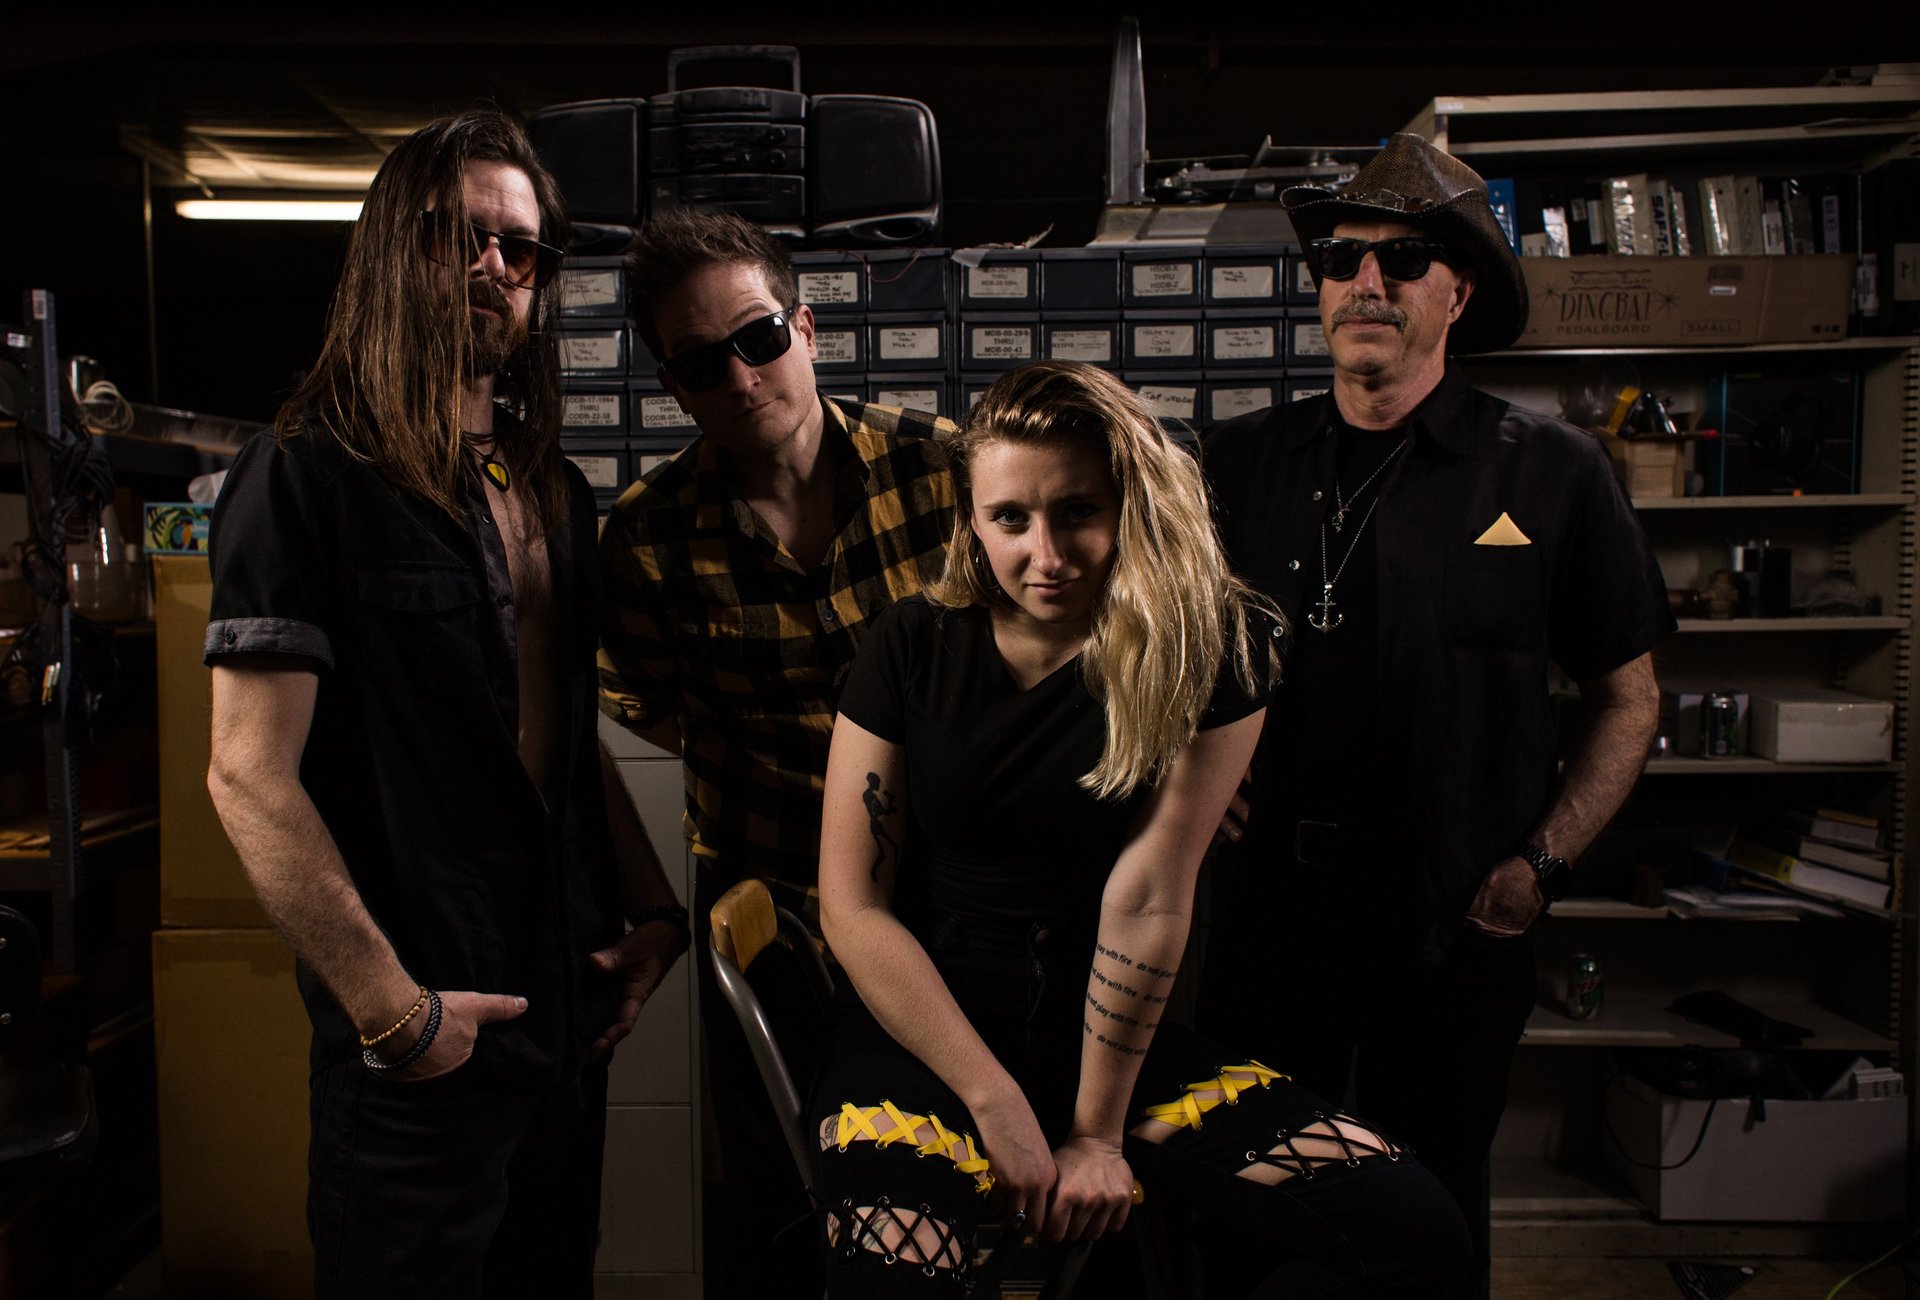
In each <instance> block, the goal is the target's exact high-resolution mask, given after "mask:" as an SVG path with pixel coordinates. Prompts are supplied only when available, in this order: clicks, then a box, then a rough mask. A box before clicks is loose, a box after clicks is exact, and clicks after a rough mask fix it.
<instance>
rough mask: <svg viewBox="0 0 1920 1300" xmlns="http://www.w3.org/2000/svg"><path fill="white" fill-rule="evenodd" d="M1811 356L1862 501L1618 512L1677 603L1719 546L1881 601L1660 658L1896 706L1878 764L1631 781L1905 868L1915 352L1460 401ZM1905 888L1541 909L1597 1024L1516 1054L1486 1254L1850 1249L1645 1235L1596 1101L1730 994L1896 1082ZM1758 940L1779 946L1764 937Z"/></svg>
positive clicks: (1711, 640) (1603, 130) (1569, 119)
mask: <svg viewBox="0 0 1920 1300" xmlns="http://www.w3.org/2000/svg"><path fill="white" fill-rule="evenodd" d="M1405 129H1407V130H1410V131H1415V132H1418V133H1419V134H1422V135H1424V136H1426V137H1427V138H1429V139H1431V140H1433V141H1434V142H1435V143H1436V144H1438V145H1440V146H1441V147H1442V148H1445V149H1447V150H1448V151H1449V152H1451V153H1453V154H1455V155H1456V156H1459V157H1462V158H1464V159H1466V160H1467V161H1469V162H1470V163H1471V164H1472V165H1473V166H1474V167H1475V168H1476V169H1477V170H1479V171H1480V172H1481V173H1482V174H1483V175H1490V176H1492V175H1502V174H1506V175H1521V176H1524V175H1527V174H1529V173H1533V174H1538V173H1540V172H1543V171H1546V170H1548V169H1549V168H1552V169H1557V170H1559V171H1561V172H1565V171H1568V170H1585V171H1587V172H1589V173H1591V174H1594V175H1603V174H1615V175H1618V174H1624V173H1627V172H1639V171H1654V170H1661V169H1671V170H1673V171H1675V172H1683V173H1684V172H1687V171H1699V170H1701V169H1703V168H1708V167H1711V168H1714V169H1717V170H1718V169H1726V168H1728V167H1733V168H1734V169H1753V168H1758V169H1761V170H1766V169H1772V170H1773V171H1775V172H1779V171H1784V170H1795V169H1801V168H1806V169H1808V170H1820V171H1844V170H1852V169H1859V168H1863V167H1866V166H1870V165H1873V164H1874V163H1876V162H1877V161H1879V160H1881V159H1883V158H1886V157H1892V156H1901V155H1904V154H1907V153H1911V152H1912V151H1913V148H1914V141H1915V139H1916V137H1920V87H1912V86H1903V87H1891V88H1890V87H1858V86H1827V87H1797V88H1789V89H1780V90H1776V89H1743V90H1723V91H1670V92H1635V93H1622V94H1614V95H1606V94H1601V95H1591V94H1580V95H1517V96H1490V97H1469V96H1441V97H1439V98H1436V99H1434V100H1432V101H1430V102H1429V103H1428V104H1427V105H1426V106H1425V107H1424V108H1423V109H1422V111H1421V112H1420V113H1419V114H1417V115H1416V116H1415V117H1414V119H1413V120H1412V121H1411V122H1409V123H1408V125H1407V127H1406V128H1405ZM1806 357H1812V358H1819V359H1822V360H1824V361H1827V362H1829V363H1830V364H1833V365H1837V366H1855V367H1858V370H1859V374H1860V383H1859V385H1858V391H1859V398H1860V403H1861V413H1862V428H1861V455H1860V461H1859V483H1858V485H1859V488H1860V489H1861V490H1860V491H1859V492H1857V493H1848V494H1823V495H1804V496H1791V495H1780V496H1743V497H1689V498H1675V499H1648V500H1641V501H1637V502H1635V503H1634V505H1635V508H1636V511H1637V512H1638V513H1639V515H1640V517H1641V520H1642V522H1643V524H1644V525H1645V527H1646V529H1647V531H1648V534H1649V536H1650V537H1651V538H1652V540H1653V542H1654V545H1655V550H1656V553H1657V554H1658V555H1659V557H1660V559H1661V561H1662V567H1663V568H1664V569H1666V570H1667V572H1668V581H1669V583H1670V584H1671V585H1675V586H1686V585H1696V578H1697V579H1698V580H1699V581H1698V584H1697V585H1702V586H1704V585H1705V579H1706V578H1708V577H1710V575H1711V570H1712V569H1713V568H1716V567H1726V565H1725V561H1724V556H1725V554H1726V549H1725V548H1726V545H1727V542H1728V541H1729V540H1730V539H1736V538H1746V537H1766V538H1771V539H1774V540H1775V541H1777V542H1778V543H1779V544H1783V545H1790V546H1792V547H1794V549H1795V551H1796V559H1797V560H1798V561H1799V562H1800V563H1801V564H1803V565H1804V566H1806V567H1809V568H1814V569H1817V568H1820V567H1825V568H1827V569H1830V570H1845V571H1848V572H1850V573H1851V574H1852V575H1853V577H1854V581H1855V582H1856V584H1857V585H1859V586H1860V587H1861V588H1862V590H1864V591H1866V592H1868V593H1870V594H1878V595H1879V597H1880V599H1881V602H1882V605H1881V612H1880V613H1879V614H1877V615H1874V616H1872V617H1860V618H1820V619H1810V618H1786V619H1742V620H1733V621H1714V620H1707V619H1689V620H1685V621H1683V623H1682V624H1681V628H1680V633H1681V634H1680V635H1678V636H1675V637H1672V638H1669V639H1668V641H1667V642H1665V643H1664V644H1663V646H1662V648H1661V650H1660V651H1659V652H1658V657H1659V659H1660V660H1661V668H1662V674H1663V680H1666V679H1667V670H1668V669H1669V668H1672V669H1674V670H1675V671H1674V680H1681V679H1682V674H1681V673H1680V671H1679V670H1680V669H1682V668H1684V667H1691V668H1693V669H1694V670H1695V675H1696V676H1707V677H1713V678H1715V679H1717V683H1730V684H1733V685H1735V686H1739V687H1745V686H1748V685H1751V686H1753V687H1755V688H1759V687H1762V686H1764V685H1769V684H1771V685H1780V684H1784V683H1787V682H1802V683H1814V684H1819V685H1825V686H1835V687H1844V688H1847V689H1851V690H1855V691H1858V692H1860V693H1862V694H1866V695H1871V696H1874V697H1877V698H1880V699H1890V700H1893V701H1894V702H1895V704H1896V714H1895V716H1896V732H1895V737H1894V751H1893V759H1892V761H1890V762H1887V763H1871V764H1845V765H1835V764H1811V763H1775V762H1771V761H1769V760H1766V759H1760V758H1754V757H1743V758H1737V759H1698V758H1668V759H1662V760H1658V761H1656V762H1654V763H1651V764H1649V765H1648V768H1647V777H1648V780H1646V781H1645V782H1643V783H1642V785H1641V787H1640V789H1639V791H1638V792H1637V793H1636V795H1635V799H1636V801H1639V800H1647V801H1653V802H1655V803H1658V804H1664V805H1665V806H1666V807H1668V808H1674V809H1679V810H1682V811H1684V810H1685V809H1686V808H1687V807H1688V805H1690V804H1695V803H1698V804H1701V805H1707V804H1712V805H1713V806H1714V807H1715V808H1716V809H1721V808H1725V807H1727V806H1730V805H1732V806H1737V805H1740V804H1743V803H1744V804H1750V805H1751V806H1753V807H1754V808H1756V809H1757V808H1759V807H1762V806H1765V805H1766V804H1768V803H1779V802H1818V801H1822V800H1827V801H1845V804H1846V806H1861V807H1864V806H1867V805H1868V804H1869V803H1871V804H1872V805H1873V806H1875V807H1877V808H1880V809H1883V810H1884V816H1883V822H1884V824H1885V827H1886V831H1887V835H1888V844H1889V847H1890V848H1892V849H1893V850H1894V852H1895V854H1896V860H1904V859H1907V858H1910V857H1911V856H1912V849H1913V845H1912V844H1911V843H1910V841H1911V840H1912V838H1913V833H1914V828H1915V827H1916V825H1920V823H1916V822H1915V820H1914V813H1915V809H1914V799H1915V794H1916V791H1920V783H1917V782H1916V779H1915V778H1916V761H1917V760H1920V754H1917V753H1916V749H1917V748H1920V747H1917V746H1916V743H1915V742H1916V733H1915V730H1914V727H1915V710H1914V708H1913V705H1914V703H1915V690H1914V667H1915V664H1914V651H1915V637H1914V625H1913V620H1914V616H1915V612H1916V610H1915V583H1916V578H1920V545H1917V544H1916V543H1917V539H1920V509H1916V500H1917V499H1920V493H1917V492H1916V489H1917V488H1920V475H1917V474H1916V465H1917V464H1920V339H1914V338H1907V337H1862V338H1849V339H1842V340H1834V341H1828V342H1819V343H1807V344H1761V345H1751V346H1745V347H1728V346H1707V347H1650V348H1598V347H1572V348H1542V349H1525V350H1512V351H1508V352H1503V353H1499V354H1494V355H1492V356H1488V357H1477V358H1472V359H1470V361H1469V363H1468V368H1469V372H1470V373H1472V374H1473V375H1474V378H1475V381H1476V382H1477V383H1483V385H1484V386H1487V387H1491V388H1494V389H1495V390H1496V391H1498V390H1499V389H1500V388H1501V387H1502V386H1503V385H1504V386H1505V387H1507V388H1509V389H1510V390H1512V392H1513V394H1515V395H1518V396H1520V399H1521V400H1523V401H1528V404H1534V405H1537V404H1538V402H1539V401H1540V400H1541V399H1542V396H1543V395H1544V396H1545V397H1546V398H1547V399H1548V400H1550V399H1551V393H1552V389H1551V385H1554V384H1556V383H1558V382H1561V380H1563V379H1565V378H1568V377H1570V375H1571V373H1572V372H1574V371H1575V370H1576V369H1577V368H1580V367H1589V366H1592V365H1593V364H1594V363H1595V362H1599V361H1619V362H1621V363H1623V364H1624V365H1625V366H1626V367H1627V368H1628V370H1629V372H1630V373H1640V372H1641V371H1642V370H1643V369H1644V373H1645V374H1646V375H1648V376H1650V377H1651V382H1657V383H1659V384H1661V385H1663V387H1662V388H1661V389H1660V391H1663V392H1665V391H1667V390H1666V388H1665V387H1664V385H1665V384H1667V383H1669V382H1674V381H1675V380H1676V379H1678V380H1680V381H1681V382H1682V383H1683V385H1684V384H1692V383H1694V382H1695V381H1692V380H1691V378H1690V375H1691V372H1692V370H1693V369H1694V359H1696V358H1697V359H1698V361H1699V363H1700V365H1701V366H1702V367H1712V366H1717V365H1721V364H1725V363H1726V362H1727V361H1729V360H1734V359H1751V360H1753V361H1754V362H1756V363H1757V364H1759V365H1761V366H1764V365H1766V364H1769V363H1771V362H1786V361H1789V360H1790V359H1793V358H1806ZM1488 381H1498V382H1488ZM1634 382H1636V383H1641V384H1642V386H1645V385H1646V383H1647V382H1648V381H1646V380H1639V379H1636V380H1635V381H1634ZM1543 388H1544V389H1545V390H1546V391H1545V393H1544V394H1543V393H1542V390H1543ZM1529 399H1531V400H1529ZM1803 552H1804V558H1803ZM1716 553H1717V555H1718V556H1719V557H1722V558H1720V560H1719V562H1718V563H1715V556H1716ZM1717 683H1716V684H1717ZM1682 778H1685V779H1684V780H1683V779H1682ZM1749 789H1750V790H1751V796H1752V797H1751V798H1747V796H1746V794H1745V792H1746V791H1748V790H1749ZM1856 801H1857V802H1856ZM1904 874H1905V876H1906V879H1905V880H1904V881H1903V882H1902V887H1901V888H1899V889H1898V890H1897V892H1896V896H1895V899H1894V906H1895V908H1896V909H1897V910H1896V911H1895V912H1893V913H1891V914H1886V913H1882V914H1879V915H1875V914H1873V913H1871V912H1869V911H1864V910H1850V911H1846V912H1845V913H1844V915H1843V916H1840V917H1825V916H1816V917H1805V918H1800V917H1790V916H1787V915H1783V914H1777V913H1769V914H1767V915H1766V916H1765V917H1764V918H1760V917H1755V918H1749V917H1746V916H1743V915H1730V916H1726V917H1720V916H1710V915H1699V916H1690V915H1686V914H1685V913H1684V912H1683V911H1679V910H1672V909H1669V908H1666V907H1652V908H1646V907H1636V906H1634V905H1632V904H1630V903H1624V902H1616V901H1613V900H1605V899H1595V900H1570V901H1568V902H1566V903H1563V904H1561V905H1559V906H1558V907H1556V908H1555V909H1554V915H1553V917H1552V919H1551V920H1549V921H1548V922H1547V923H1545V925H1544V926H1543V927H1542V931H1541V933H1540V936H1539V939H1540V944H1541V970H1542V974H1543V976H1545V977H1546V978H1545V979H1543V991H1545V990H1546V989H1547V988H1548V986H1549V985H1550V983H1551V982H1552V979H1553V976H1555V975H1557V974H1559V973H1560V971H1559V970H1558V965H1559V964H1564V962H1565V961H1566V958H1567V954H1568V953H1569V952H1571V951H1574V950H1585V951H1591V952H1595V953H1599V954H1601V955H1602V957H1603V960H1605V961H1606V963H1607V966H1608V985H1609V987H1608V994H1607V997H1608V1004H1607V1007H1606V1010H1605V1012H1604V1014H1603V1015H1602V1017H1601V1018H1600V1019H1598V1020H1595V1021H1589V1022H1577V1021H1573V1020H1570V1019H1568V1018H1567V1017H1566V1016H1565V1015H1563V1014H1562V1013H1561V1012H1560V1011H1559V1010H1557V1009H1556V1008H1555V1007H1554V1006H1553V1005H1552V996H1551V994H1550V993H1549V995H1548V997H1547V998H1545V999H1543V1005H1541V1006H1540V1007H1538V1008H1536V1010H1535V1013H1534V1015H1533V1016H1532V1018H1531V1020H1530V1022H1529V1025H1528V1031H1527V1038H1526V1039H1525V1040H1524V1041H1525V1043H1526V1045H1528V1046H1529V1047H1530V1048H1534V1049H1541V1048H1547V1047H1553V1048H1556V1049H1559V1050H1556V1051H1542V1050H1529V1051H1525V1052H1522V1053H1521V1054H1520V1056H1519V1059H1518V1061H1517V1063H1516V1069H1515V1076H1514V1088H1513V1099H1514V1100H1513V1103H1512V1106H1511V1107H1510V1109H1509V1112H1508V1119H1507V1121H1506V1124H1505V1125H1504V1126H1503V1129H1502V1135H1501V1141H1500V1143H1499V1144H1498V1145H1497V1146H1496V1148H1495V1152H1494V1166H1495V1170H1496V1174H1495V1189H1494V1193H1495V1194H1494V1204H1495V1216H1496V1218H1495V1233H1496V1243H1495V1250H1496V1252H1498V1253H1501V1254H1510V1255H1524V1254H1579V1253H1586V1252H1591V1253H1609V1254H1634V1253H1643V1252H1644V1253H1677V1252H1678V1251H1681V1250H1694V1251H1697V1252H1698V1253H1701V1254H1708V1253H1718V1252H1719V1251H1727V1250H1743V1249H1744V1250H1752V1251H1762V1252H1764V1251H1766V1250H1769V1249H1776V1248H1777V1249H1780V1250H1782V1251H1798V1250H1802V1249H1806V1248H1808V1247H1809V1244H1810V1243H1811V1242H1812V1241H1814V1240H1827V1239H1829V1238H1833V1237H1834V1234H1840V1235H1841V1236H1844V1234H1845V1233H1847V1232H1848V1231H1850V1230H1851V1229H1850V1226H1849V1225H1820V1226H1818V1227H1799V1228H1788V1227H1784V1226H1778V1227H1777V1226H1775V1225H1752V1224H1742V1225H1738V1226H1737V1227H1735V1226H1734V1225H1726V1226H1725V1227H1724V1228H1722V1227H1720V1226H1718V1225H1715V1226H1712V1227H1710V1228H1707V1229H1705V1230H1704V1235H1702V1234H1703V1230H1702V1229H1701V1228H1700V1226H1699V1225H1678V1224H1666V1223H1660V1222H1658V1221H1656V1220H1655V1219H1654V1218H1653V1217H1652V1216H1651V1215H1650V1214H1649V1213H1648V1212H1646V1211H1645V1210H1644V1209H1643V1208H1641V1207H1640V1206H1639V1204H1638V1202H1637V1201H1633V1200H1630V1199H1626V1198H1625V1197H1624V1194H1616V1192H1615V1191H1614V1189H1613V1188H1612V1179H1611V1176H1610V1175H1607V1174H1604V1173H1602V1172H1600V1171H1599V1170H1598V1169H1597V1166H1598V1165H1599V1164H1600V1161H1601V1149H1602V1147H1603V1145H1604V1142H1605V1138H1604V1136H1602V1135H1601V1134H1600V1133H1599V1131H1598V1129H1599V1125H1598V1111H1599V1109H1600V1106H1599V1102H1600V1098H1601V1095H1602V1094H1603V1093H1604V1090H1605V1088H1606V1087H1607V1086H1608V1085H1607V1082H1606V1081H1607V1079H1608V1078H1609V1077H1610V1069H1611V1067H1610V1066H1609V1065H1608V1064H1607V1058H1608V1056H1609V1054H1610V1053H1611V1052H1612V1051H1614V1050H1617V1049H1623V1048H1637V1047H1671V1046H1680V1045H1684V1044H1695V1045H1700V1046H1705V1047H1714V1046H1733V1045H1736V1044H1735V1043H1734V1042H1733V1040H1732V1039H1731V1038H1729V1037H1728V1036H1727V1035H1725V1034H1723V1033H1721V1032H1719V1031H1717V1030H1711V1029H1707V1028H1705V1027H1703V1026H1699V1025H1695V1024H1692V1023H1690V1022H1688V1021H1686V1020H1684V1019H1683V1018H1681V1017H1679V1016H1676V1015H1674V1014H1673V1013H1671V1012H1669V1011H1667V1010H1666V1007H1667V1005H1668V1004H1669V1003H1670V1002H1671V1001H1672V1000H1673V998H1675V997H1676V996H1678V995H1680V994H1683V993H1686V992H1690V991H1693V990H1695V989H1702V988H1716V987H1717V988H1722V989H1725V990H1726V991H1727V992H1729V993H1731V994H1732V995H1733V996H1735V997H1737V998H1740V999H1741V1000H1742V1001H1745V1002H1747V1003H1748V1004H1749V1005H1753V1006H1756V1007H1758V1008H1760V1009H1762V1010H1763V1011H1766V1012H1767V1013H1768V1014H1771V1015H1775V1016H1777V1017H1779V1018H1781V1019H1784V1020H1787V1021H1790V1022H1792V1023H1795V1024H1798V1025H1801V1026H1804V1027H1806V1028H1809V1029H1811V1030H1812V1031H1813V1033H1812V1035H1811V1037H1810V1038H1809V1039H1808V1041H1807V1044H1806V1046H1807V1047H1809V1048H1823V1049H1834V1050H1847V1051H1855V1052H1870V1053H1876V1054H1887V1055H1890V1056H1892V1057H1893V1058H1894V1059H1895V1060H1896V1062H1897V1063H1898V1064H1899V1065H1900V1066H1901V1067H1902V1068H1903V1069H1904V1070H1905V1071H1906V1073H1907V1076H1908V1078H1909V1079H1913V1078H1914V1077H1915V1045H1916V1039H1920V1032H1917V1026H1916V1016H1915V1007H1916V988H1915V970H1914V963H1913V962H1912V960H1911V958H1910V957H1909V955H1908V954H1909V952H1910V951H1911V949H1912V946H1913V943H1914V929H1915V919H1914V913H1915V895H1916V894H1920V889H1916V888H1915V886H1914V883H1913V881H1914V873H1913V871H1912V869H1911V868H1907V869H1906V870H1905V872H1904ZM1762 919H1764V920H1766V921H1768V922H1770V923H1768V924H1756V923H1755V922H1757V921H1759V920H1762ZM1631 922H1639V923H1638V924H1632V923H1631ZM1650 922H1651V923H1652V924H1649V923H1650ZM1662 922H1664V924H1661V923H1662ZM1782 922H1790V923H1782ZM1810 1234H1811V1235H1810ZM1822 1234H1826V1235H1825V1236H1822ZM1723 1237H1724V1240H1722V1239H1721V1238H1723ZM1709 1238H1711V1239H1712V1243H1711V1244H1708V1239H1709ZM1696 1239H1697V1240H1696ZM1736 1242H1737V1243H1738V1244H1735V1243H1736Z"/></svg>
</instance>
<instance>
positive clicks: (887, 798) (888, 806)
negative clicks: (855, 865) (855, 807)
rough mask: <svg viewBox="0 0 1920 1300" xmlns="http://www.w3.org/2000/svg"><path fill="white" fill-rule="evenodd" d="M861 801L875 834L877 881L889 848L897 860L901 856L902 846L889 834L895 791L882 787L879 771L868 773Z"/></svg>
mask: <svg viewBox="0 0 1920 1300" xmlns="http://www.w3.org/2000/svg"><path fill="white" fill-rule="evenodd" d="M860 802H862V803H864V804H865V805H866V806H867V830H868V831H869V832H870V833H871V834H872V835H873V879H874V880H876V881H877V880H879V879H880V868H881V867H882V866H884V865H885V864H886V861H887V850H888V849H892V850H893V856H894V860H895V861H898V860H899V858H900V846H899V845H898V844H895V843H894V842H893V836H891V835H889V834H887V824H886V819H887V818H888V817H891V816H892V815H893V813H894V811H895V805H894V802H893V791H891V790H882V789H881V788H880V774H879V773H878V772H869V773H867V788H866V789H865V790H863V791H861V792H860Z"/></svg>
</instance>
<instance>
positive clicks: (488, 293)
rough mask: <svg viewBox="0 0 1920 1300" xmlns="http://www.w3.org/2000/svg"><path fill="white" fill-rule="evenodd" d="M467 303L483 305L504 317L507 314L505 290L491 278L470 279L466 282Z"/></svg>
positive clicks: (474, 305) (475, 305)
mask: <svg viewBox="0 0 1920 1300" xmlns="http://www.w3.org/2000/svg"><path fill="white" fill-rule="evenodd" d="M467 305H468V306H471V307H485V308H486V309H487V310H488V311H490V312H493V313H495V314H496V315H498V316H500V317H502V318H503V319H504V318H505V317H506V315H507V295H506V291H505V290H503V289H502V288H501V287H500V286H499V285H497V284H495V283H494V282H493V281H491V280H470V281H468V283H467Z"/></svg>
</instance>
